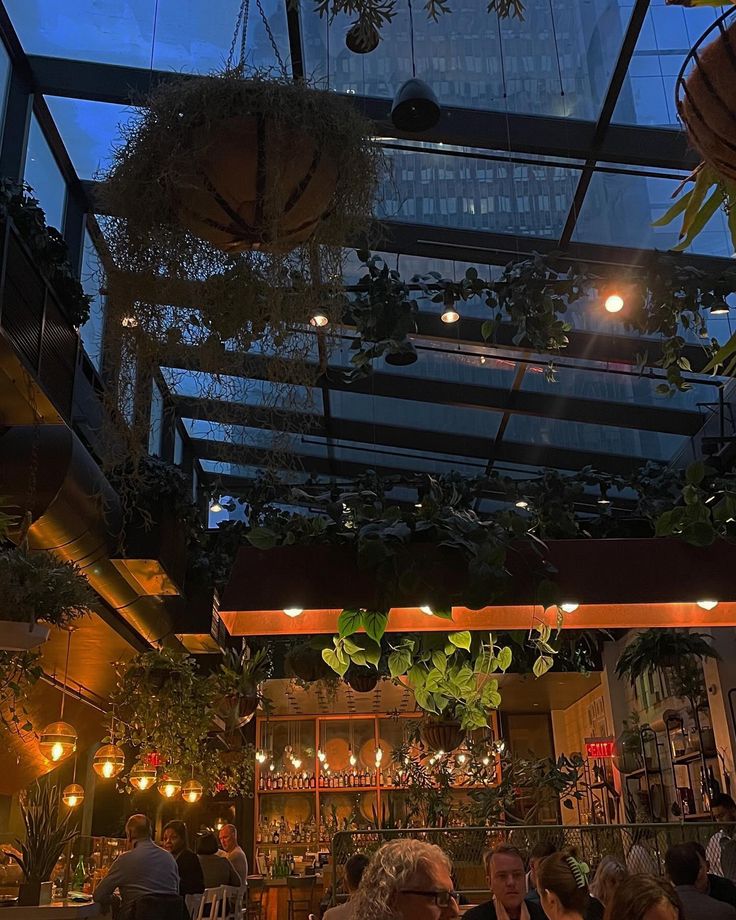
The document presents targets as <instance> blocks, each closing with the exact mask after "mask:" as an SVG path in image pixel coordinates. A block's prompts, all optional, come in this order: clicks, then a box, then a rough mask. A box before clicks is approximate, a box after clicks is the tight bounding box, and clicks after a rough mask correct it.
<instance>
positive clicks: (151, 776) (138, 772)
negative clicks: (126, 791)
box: [128, 760, 156, 792]
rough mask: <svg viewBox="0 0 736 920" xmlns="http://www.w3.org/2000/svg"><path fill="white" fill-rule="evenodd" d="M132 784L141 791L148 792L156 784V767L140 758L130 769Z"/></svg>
mask: <svg viewBox="0 0 736 920" xmlns="http://www.w3.org/2000/svg"><path fill="white" fill-rule="evenodd" d="M128 779H129V780H130V785H131V786H133V788H134V789H137V790H138V791H139V792H146V790H148V789H152V788H153V787H154V786H155V785H156V768H155V767H152V766H151V765H150V764H148V763H146V762H145V761H142V760H139V761H138V763H137V764H136V765H135V766H134V767H133V769H132V770H131V771H130V776H129V777H128Z"/></svg>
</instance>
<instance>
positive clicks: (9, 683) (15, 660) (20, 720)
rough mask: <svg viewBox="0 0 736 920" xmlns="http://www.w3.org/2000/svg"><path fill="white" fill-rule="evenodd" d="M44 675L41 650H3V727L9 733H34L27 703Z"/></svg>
mask: <svg viewBox="0 0 736 920" xmlns="http://www.w3.org/2000/svg"><path fill="white" fill-rule="evenodd" d="M42 674H43V669H42V667H41V655H40V653H39V652H38V651H37V650H33V651H28V652H9V651H0V724H1V725H2V726H3V728H5V729H6V730H7V731H12V732H19V733H21V734H24V733H26V732H30V731H32V730H33V726H32V724H31V721H30V716H29V714H28V711H27V709H26V701H27V700H28V697H29V695H30V693H31V690H32V689H33V687H34V686H35V685H36V683H37V682H38V681H39V680H40V678H41V675H42Z"/></svg>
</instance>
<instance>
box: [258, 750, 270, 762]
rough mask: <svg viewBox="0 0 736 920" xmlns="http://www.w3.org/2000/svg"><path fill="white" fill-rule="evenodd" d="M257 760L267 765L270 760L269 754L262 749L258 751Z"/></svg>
mask: <svg viewBox="0 0 736 920" xmlns="http://www.w3.org/2000/svg"><path fill="white" fill-rule="evenodd" d="M256 760H257V761H258V763H265V762H266V761H267V760H268V754H267V753H266V752H265V751H264V750H263V748H261V749H260V750H258V751H256Z"/></svg>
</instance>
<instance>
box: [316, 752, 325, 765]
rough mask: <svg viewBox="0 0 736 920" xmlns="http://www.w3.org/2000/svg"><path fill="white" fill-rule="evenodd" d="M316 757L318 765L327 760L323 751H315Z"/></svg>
mask: <svg viewBox="0 0 736 920" xmlns="http://www.w3.org/2000/svg"><path fill="white" fill-rule="evenodd" d="M317 757H318V758H319V762H320V763H324V762H325V760H327V755H326V754H325V752H324V751H317Z"/></svg>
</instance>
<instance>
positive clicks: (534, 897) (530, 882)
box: [524, 840, 557, 904]
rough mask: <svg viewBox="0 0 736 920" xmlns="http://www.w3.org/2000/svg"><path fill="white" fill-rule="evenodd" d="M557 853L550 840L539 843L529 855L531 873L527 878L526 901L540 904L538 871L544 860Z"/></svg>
mask: <svg viewBox="0 0 736 920" xmlns="http://www.w3.org/2000/svg"><path fill="white" fill-rule="evenodd" d="M556 852H557V847H556V846H555V845H554V844H553V843H550V841H549V840H547V841H543V842H542V843H537V844H536V845H535V846H534V847H533V849H532V851H531V853H530V854H529V872H528V873H527V877H526V884H527V892H526V897H525V898H524V900H525V901H526V902H527V904H528V903H529V901H532V902H534V904H539V891H538V890H537V888H538V885H537V869H538V868H539V864H540V863H541V861H542V860H543V859H546V858H547V857H548V856H551V855H552V854H553V853H556Z"/></svg>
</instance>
